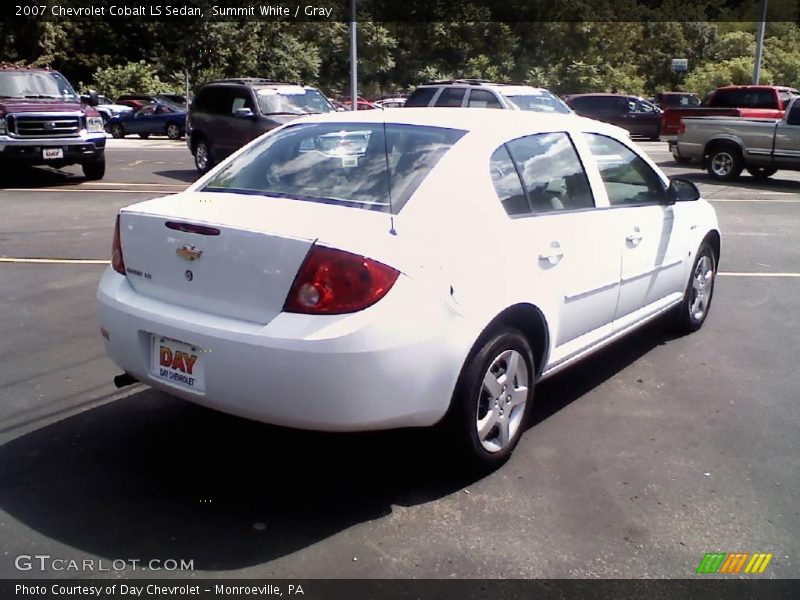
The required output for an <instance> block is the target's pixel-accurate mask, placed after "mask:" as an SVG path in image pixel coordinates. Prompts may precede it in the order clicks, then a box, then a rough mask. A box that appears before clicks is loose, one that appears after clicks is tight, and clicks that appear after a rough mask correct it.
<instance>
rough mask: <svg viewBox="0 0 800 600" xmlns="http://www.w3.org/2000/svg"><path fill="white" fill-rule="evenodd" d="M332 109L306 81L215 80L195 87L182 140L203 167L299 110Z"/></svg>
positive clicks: (198, 167) (290, 117)
mask: <svg viewBox="0 0 800 600" xmlns="http://www.w3.org/2000/svg"><path fill="white" fill-rule="evenodd" d="M335 110H336V109H335V108H334V107H333V105H332V104H331V103H330V101H329V100H328V99H327V98H326V97H325V96H323V95H322V94H321V93H320V92H319V90H317V89H316V88H313V87H311V86H307V85H298V84H295V83H285V82H280V81H272V80H269V79H256V78H240V79H226V80H222V81H215V82H211V83H207V84H206V85H204V86H203V87H202V88H200V90H198V92H197V95H196V96H195V98H194V101H193V102H192V105H191V107H190V108H189V118H188V121H187V138H186V142H187V144H188V145H189V150H190V151H191V153H192V155H193V156H194V163H195V166H196V167H197V169H198V170H199V171H200V172H201V173H204V172H206V171H207V170H208V169H210V168H211V167H212V166H213V165H214V164H215V163H216V162H217V161H219V160H222V159H223V158H225V157H226V156H228V155H229V154H231V153H232V152H235V151H236V150H238V149H239V148H241V147H242V146H244V145H245V144H246V143H247V142H249V141H250V140H252V139H255V138H257V137H258V136H260V135H261V134H262V133H264V132H266V131H269V130H271V129H274V128H276V127H279V126H281V125H283V124H284V123H288V122H289V121H292V120H294V119H296V118H298V117H300V116H302V115H307V114H314V113H325V112H334V111H335Z"/></svg>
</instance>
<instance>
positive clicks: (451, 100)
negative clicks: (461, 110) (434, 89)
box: [436, 88, 467, 107]
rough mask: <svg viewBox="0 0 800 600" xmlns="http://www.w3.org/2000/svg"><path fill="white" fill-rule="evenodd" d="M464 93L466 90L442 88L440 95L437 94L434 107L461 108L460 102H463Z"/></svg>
mask: <svg viewBox="0 0 800 600" xmlns="http://www.w3.org/2000/svg"><path fill="white" fill-rule="evenodd" d="M466 92H467V89H466V88H444V89H443V90H442V93H441V94H439V97H438V98H437V99H436V106H443V107H457V106H461V102H462V100H464V94H465V93H466Z"/></svg>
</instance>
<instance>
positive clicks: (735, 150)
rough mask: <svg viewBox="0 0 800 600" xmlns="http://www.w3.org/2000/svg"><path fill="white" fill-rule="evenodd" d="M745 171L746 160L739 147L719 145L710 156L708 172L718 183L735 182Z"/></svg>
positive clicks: (707, 166)
mask: <svg viewBox="0 0 800 600" xmlns="http://www.w3.org/2000/svg"><path fill="white" fill-rule="evenodd" d="M743 169H744V159H743V158H742V151H741V150H740V149H739V146H734V145H733V144H717V145H716V146H714V147H713V148H712V149H711V152H709V155H708V163H707V165H706V170H707V171H708V174H709V175H711V177H713V178H714V179H716V180H718V181H734V180H735V179H737V178H738V177H739V175H740V174H741V173H742V170H743Z"/></svg>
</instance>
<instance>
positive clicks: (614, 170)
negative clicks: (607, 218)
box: [584, 133, 666, 206]
mask: <svg viewBox="0 0 800 600" xmlns="http://www.w3.org/2000/svg"><path fill="white" fill-rule="evenodd" d="M584 135H585V136H586V141H587V142H588V143H589V150H590V151H591V153H592V155H593V156H594V158H595V160H596V161H597V166H598V168H599V169H600V177H601V178H602V179H603V184H604V185H605V188H606V193H607V194H608V202H609V204H611V206H629V205H641V204H659V203H661V202H664V200H665V190H666V188H665V187H664V183H663V182H662V181H661V178H660V177H659V176H658V174H657V173H656V172H655V171H654V170H653V169H652V168H651V167H650V165H648V164H647V163H646V162H645V161H644V160H643V159H642V158H641V157H640V156H637V155H636V153H635V152H633V150H631V149H630V148H628V147H627V146H625V145H624V144H622V143H621V142H618V141H617V140H614V139H611V138H610V137H606V136H604V135H599V134H596V133H586V134H584Z"/></svg>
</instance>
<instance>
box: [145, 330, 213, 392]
mask: <svg viewBox="0 0 800 600" xmlns="http://www.w3.org/2000/svg"><path fill="white" fill-rule="evenodd" d="M151 339H152V344H151V348H152V351H151V353H150V355H151V361H150V372H151V373H152V375H153V377H155V378H156V379H160V380H161V381H164V382H165V383H169V384H171V385H174V386H176V387H179V388H183V389H187V390H192V391H195V392H202V391H204V390H205V371H204V365H203V350H202V349H201V348H198V347H197V346H193V345H192V344H187V343H185V342H179V341H178V340H173V339H170V338H168V337H164V336H161V335H153V336H151Z"/></svg>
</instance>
